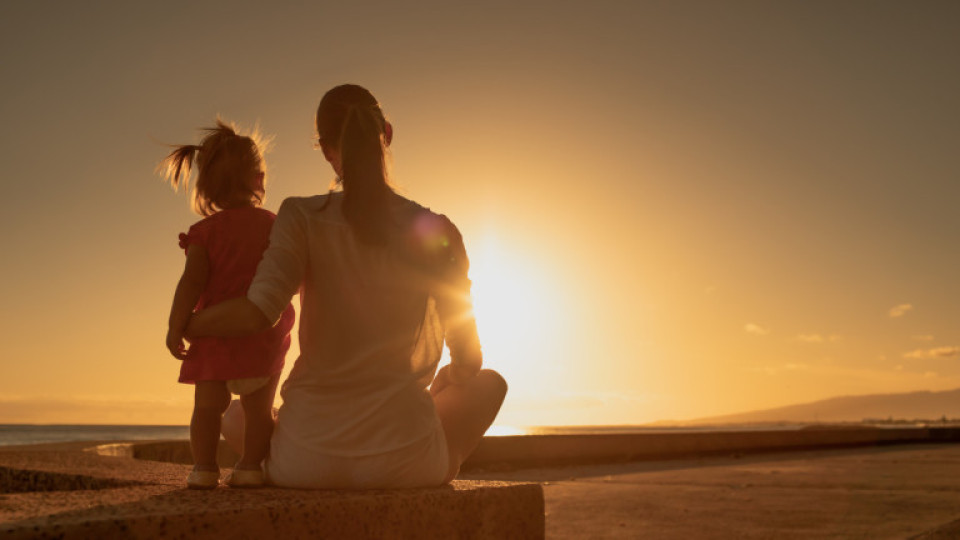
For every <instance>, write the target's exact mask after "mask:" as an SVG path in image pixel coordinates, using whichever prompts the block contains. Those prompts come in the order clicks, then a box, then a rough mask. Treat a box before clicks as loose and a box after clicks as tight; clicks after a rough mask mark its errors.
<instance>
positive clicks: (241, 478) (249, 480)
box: [224, 469, 264, 488]
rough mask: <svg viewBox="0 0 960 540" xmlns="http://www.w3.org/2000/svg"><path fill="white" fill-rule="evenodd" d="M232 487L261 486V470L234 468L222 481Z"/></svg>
mask: <svg viewBox="0 0 960 540" xmlns="http://www.w3.org/2000/svg"><path fill="white" fill-rule="evenodd" d="M224 483H225V484H227V485H228V486H230V487H233V488H257V487H262V486H263V483H264V481H263V471H262V470H260V469H234V470H233V471H232V472H231V473H230V474H228V475H227V479H226V480H225V481H224Z"/></svg>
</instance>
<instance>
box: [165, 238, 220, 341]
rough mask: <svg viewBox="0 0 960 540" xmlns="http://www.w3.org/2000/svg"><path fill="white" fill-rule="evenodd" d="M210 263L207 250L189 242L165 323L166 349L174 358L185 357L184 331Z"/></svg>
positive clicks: (201, 289) (205, 278)
mask: <svg viewBox="0 0 960 540" xmlns="http://www.w3.org/2000/svg"><path fill="white" fill-rule="evenodd" d="M209 274H210V264H209V262H208V261H207V250H206V249H204V248H203V246H199V245H196V244H191V245H190V246H189V247H188V248H187V262H186V264H185V265H184V268H183V275H182V276H180V282H179V283H177V290H176V292H174V293H173V306H172V307H171V308H170V320H169V323H168V325H167V349H169V351H170V354H172V355H173V357H174V358H177V359H179V360H183V359H185V358H186V357H187V347H186V344H185V343H184V341H183V338H184V331H185V329H186V327H187V323H188V322H189V321H190V314H191V313H193V308H194V307H195V306H196V305H197V301H198V300H199V299H200V295H201V294H203V290H204V289H205V288H206V286H207V278H208V276H209Z"/></svg>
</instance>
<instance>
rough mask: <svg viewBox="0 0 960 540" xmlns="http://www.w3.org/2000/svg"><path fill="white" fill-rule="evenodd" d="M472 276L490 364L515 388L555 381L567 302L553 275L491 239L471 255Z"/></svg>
mask: <svg viewBox="0 0 960 540" xmlns="http://www.w3.org/2000/svg"><path fill="white" fill-rule="evenodd" d="M470 277H471V279H472V280H473V302H474V312H475V314H476V318H477V328H478V331H479V333H480V343H481V345H482V347H483V358H484V365H485V367H489V368H491V369H495V370H497V371H499V372H500V373H501V374H503V376H504V377H505V378H506V379H507V381H509V382H510V384H511V387H512V388H514V389H521V388H525V389H527V390H528V391H529V390H531V389H532V390H536V389H537V388H538V387H539V386H540V385H543V384H550V379H551V377H550V376H549V373H550V372H552V371H554V369H551V366H550V365H548V363H550V361H551V358H550V357H552V356H555V354H554V353H553V352H552V350H553V349H554V348H555V347H556V346H557V345H556V342H557V339H558V337H557V336H559V335H561V329H560V328H559V326H560V323H561V320H562V318H561V314H562V313H561V311H560V310H561V309H562V308H563V306H560V305H558V304H557V302H556V299H557V295H556V294H551V290H550V287H551V280H550V279H549V274H548V273H547V272H545V271H544V270H543V268H541V266H538V265H536V264H535V262H534V261H530V260H527V259H525V258H524V257H523V256H522V255H520V254H517V253H513V252H509V251H507V250H506V248H505V246H504V245H502V244H501V243H500V242H498V241H497V239H496V238H489V239H488V241H487V242H486V243H484V244H482V245H480V246H479V249H476V250H473V251H472V253H471V268H470ZM555 360H556V359H554V365H553V366H552V367H556V366H555ZM556 382H557V381H554V383H556Z"/></svg>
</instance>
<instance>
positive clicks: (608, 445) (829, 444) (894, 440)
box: [463, 427, 960, 471]
mask: <svg viewBox="0 0 960 540" xmlns="http://www.w3.org/2000/svg"><path fill="white" fill-rule="evenodd" d="M942 442H960V429H958V428H891V429H887V428H873V427H850V428H847V427H825V428H812V427H811V428H804V429H796V430H779V431H778V430H771V431H701V432H678V433H670V432H657V433H627V434H601V435H519V436H509V437H486V438H484V439H483V441H482V442H481V443H480V446H479V447H478V448H477V449H476V451H474V453H473V454H471V456H470V458H469V459H468V460H467V461H466V463H464V465H463V470H465V471H466V470H476V469H516V468H524V467H546V466H557V465H585V464H592V463H610V462H627V461H639V460H652V459H676V458H687V457H702V456H711V455H722V454H749V453H758V452H782V451H791V450H806V449H825V448H845V447H855V446H878V445H886V444H907V443H942Z"/></svg>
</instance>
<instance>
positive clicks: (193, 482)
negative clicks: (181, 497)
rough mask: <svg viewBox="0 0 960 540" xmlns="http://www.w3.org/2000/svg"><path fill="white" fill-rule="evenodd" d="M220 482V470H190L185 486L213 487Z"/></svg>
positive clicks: (194, 487) (191, 487)
mask: <svg viewBox="0 0 960 540" xmlns="http://www.w3.org/2000/svg"><path fill="white" fill-rule="evenodd" d="M219 484H220V471H198V470H196V469H194V470H192V471H190V474H189V475H188V476H187V487H188V488H190V489H213V488H215V487H217V486H218V485H219Z"/></svg>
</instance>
